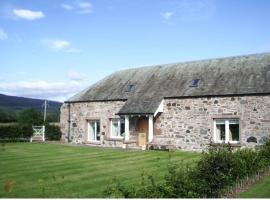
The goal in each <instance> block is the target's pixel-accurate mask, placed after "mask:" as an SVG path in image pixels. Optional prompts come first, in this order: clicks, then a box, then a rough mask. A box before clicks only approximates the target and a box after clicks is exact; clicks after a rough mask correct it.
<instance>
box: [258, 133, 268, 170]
mask: <svg viewBox="0 0 270 200" xmlns="http://www.w3.org/2000/svg"><path fill="white" fill-rule="evenodd" d="M259 157H260V159H261V160H262V162H263V165H264V167H267V166H270V138H268V139H267V140H266V141H265V143H264V145H262V146H261V148H260V151H259Z"/></svg>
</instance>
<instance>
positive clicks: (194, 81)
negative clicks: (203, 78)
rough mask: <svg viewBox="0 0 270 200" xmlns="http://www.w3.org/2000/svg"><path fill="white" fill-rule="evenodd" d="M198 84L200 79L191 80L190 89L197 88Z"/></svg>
mask: <svg viewBox="0 0 270 200" xmlns="http://www.w3.org/2000/svg"><path fill="white" fill-rule="evenodd" d="M199 83H200V79H198V78H196V79H193V80H192V82H191V85H190V87H198V86H199Z"/></svg>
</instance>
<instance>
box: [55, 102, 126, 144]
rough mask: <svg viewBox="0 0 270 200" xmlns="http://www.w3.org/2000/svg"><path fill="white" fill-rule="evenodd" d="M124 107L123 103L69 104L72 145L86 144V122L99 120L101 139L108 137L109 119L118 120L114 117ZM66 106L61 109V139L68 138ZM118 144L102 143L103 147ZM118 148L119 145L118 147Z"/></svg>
mask: <svg viewBox="0 0 270 200" xmlns="http://www.w3.org/2000/svg"><path fill="white" fill-rule="evenodd" d="M123 105H124V102H123V101H104V102H87V103H71V104H70V139H71V142H72V143H87V142H88V141H87V121H88V120H100V132H101V133H104V134H105V135H104V137H103V136H102V138H103V139H107V138H109V137H110V119H111V118H119V116H117V115H115V114H116V113H118V111H119V110H120V108H121V107H122V106H123ZM68 113H69V112H68V104H66V103H65V104H63V106H62V107H61V119H60V124H61V131H62V139H64V140H66V141H67V136H68ZM106 144H108V145H110V144H113V145H114V144H119V142H114V141H111V142H109V141H108V142H107V143H105V142H104V145H106ZM118 146H119V145H118Z"/></svg>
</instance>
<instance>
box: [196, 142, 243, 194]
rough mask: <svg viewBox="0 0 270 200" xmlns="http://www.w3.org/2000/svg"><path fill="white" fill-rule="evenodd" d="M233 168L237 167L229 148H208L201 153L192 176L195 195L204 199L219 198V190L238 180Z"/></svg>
mask: <svg viewBox="0 0 270 200" xmlns="http://www.w3.org/2000/svg"><path fill="white" fill-rule="evenodd" d="M235 168H239V167H237V162H235V160H234V156H233V153H232V151H231V150H230V148H226V147H220V148H219V147H218V148H210V149H209V152H207V153H203V156H202V158H201V159H200V161H199V162H198V165H197V167H196V169H195V170H194V172H193V175H192V179H193V181H194V183H195V187H196V193H198V195H199V196H200V197H204V198H209V197H215V198H217V197H219V196H220V192H221V190H222V189H223V188H225V187H226V186H229V185H232V184H233V182H234V180H236V179H237V178H238V177H237V176H238V175H237V174H238V173H236V172H235Z"/></svg>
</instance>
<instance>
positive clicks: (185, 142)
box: [153, 96, 270, 151]
mask: <svg viewBox="0 0 270 200" xmlns="http://www.w3.org/2000/svg"><path fill="white" fill-rule="evenodd" d="M215 117H224V118H230V117H237V118H239V121H240V125H239V126H240V144H241V146H242V147H244V146H255V145H258V144H260V143H262V142H263V140H264V139H265V137H267V136H270V96H245V97H211V98H210V97H209V98H192V99H165V101H164V112H163V113H162V114H161V115H159V116H158V117H157V118H156V119H155V124H154V141H153V142H154V143H157V144H160V145H173V146H175V147H176V148H178V149H184V150H193V151H194V150H195V151H201V150H202V149H204V148H205V147H206V145H207V144H209V142H210V140H212V136H213V118H215ZM252 137H254V138H252ZM256 140H257V142H254V141H256ZM247 141H249V142H247ZM252 141H253V142H252Z"/></svg>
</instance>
